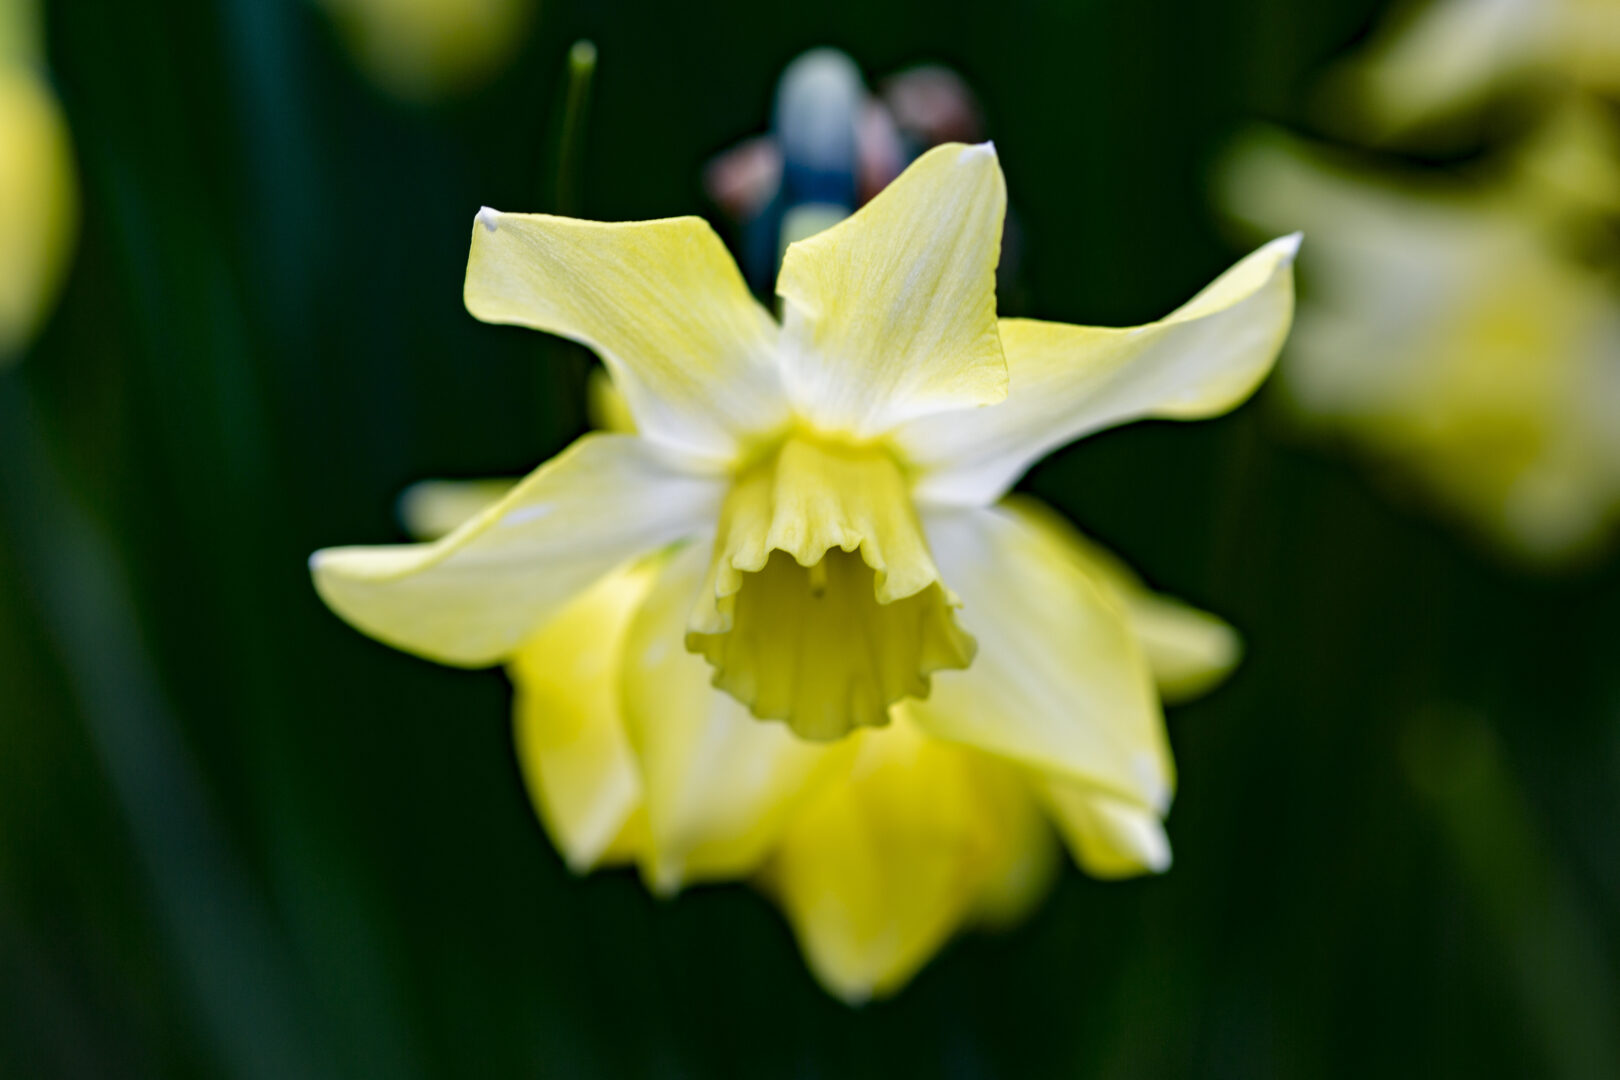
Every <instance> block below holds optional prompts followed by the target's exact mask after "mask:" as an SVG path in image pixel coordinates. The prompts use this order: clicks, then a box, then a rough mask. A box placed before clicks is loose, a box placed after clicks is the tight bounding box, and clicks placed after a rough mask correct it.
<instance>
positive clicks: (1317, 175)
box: [1221, 0, 1620, 563]
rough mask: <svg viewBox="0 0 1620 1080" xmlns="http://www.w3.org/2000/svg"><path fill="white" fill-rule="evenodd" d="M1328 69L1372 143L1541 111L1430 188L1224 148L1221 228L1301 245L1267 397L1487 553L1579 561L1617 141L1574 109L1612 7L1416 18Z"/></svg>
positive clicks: (1610, 346)
mask: <svg viewBox="0 0 1620 1080" xmlns="http://www.w3.org/2000/svg"><path fill="white" fill-rule="evenodd" d="M1345 70H1346V71H1348V72H1350V73H1351V74H1352V78H1351V79H1349V80H1348V81H1340V82H1339V83H1337V84H1335V85H1336V88H1337V89H1338V90H1340V91H1345V90H1348V91H1349V92H1350V94H1351V96H1350V97H1349V98H1348V99H1346V100H1345V101H1344V102H1343V104H1344V105H1345V107H1346V108H1347V109H1348V110H1350V111H1355V110H1358V109H1359V110H1360V111H1361V112H1362V113H1363V114H1365V115H1368V116H1372V117H1375V118H1377V119H1378V120H1379V121H1380V123H1383V124H1385V125H1386V126H1385V127H1384V128H1383V129H1382V130H1381V131H1380V132H1379V133H1381V134H1398V135H1401V136H1403V137H1404V136H1405V135H1407V134H1410V133H1411V132H1419V133H1420V134H1422V133H1427V132H1429V131H1430V130H1431V127H1430V125H1431V122H1433V121H1441V120H1453V119H1457V118H1458V116H1459V115H1460V114H1461V113H1462V112H1463V111H1464V110H1466V109H1468V108H1470V107H1473V106H1477V105H1481V104H1483V103H1484V101H1485V99H1486V98H1487V96H1489V95H1493V94H1495V93H1497V92H1504V91H1507V90H1509V89H1517V90H1521V91H1532V90H1534V91H1539V92H1540V102H1539V107H1538V108H1537V109H1536V110H1534V111H1533V112H1532V114H1531V115H1532V117H1533V122H1531V123H1530V124H1529V125H1528V127H1526V128H1525V129H1523V130H1522V131H1521V132H1519V133H1518V134H1517V135H1516V137H1515V138H1514V139H1513V140H1512V141H1511V142H1509V143H1507V144H1506V145H1504V146H1499V147H1496V148H1494V149H1493V152H1492V153H1490V154H1488V155H1485V156H1484V157H1483V158H1481V159H1480V160H1479V161H1478V162H1476V163H1474V164H1471V165H1469V166H1467V167H1465V168H1458V169H1454V170H1450V171H1441V170H1437V169H1433V168H1430V169H1428V170H1426V172H1425V173H1419V172H1416V171H1414V170H1412V169H1410V168H1408V167H1404V166H1402V165H1400V164H1398V163H1388V164H1386V165H1383V166H1379V165H1377V164H1375V163H1371V162H1368V161H1366V160H1365V159H1363V160H1361V161H1356V162H1354V163H1351V162H1349V161H1348V160H1347V159H1346V158H1345V157H1344V156H1343V155H1342V154H1339V155H1336V154H1335V153H1334V152H1332V151H1329V150H1327V149H1324V148H1321V147H1315V146H1312V145H1310V144H1308V143H1306V142H1304V141H1302V140H1298V139H1292V138H1289V137H1286V136H1282V135H1277V134H1262V135H1257V136H1254V137H1251V138H1250V139H1249V140H1248V141H1247V142H1246V143H1245V144H1244V145H1242V146H1241V147H1240V148H1239V150H1238V152H1236V153H1235V154H1234V155H1233V156H1232V158H1231V160H1230V161H1229V162H1228V167H1227V168H1226V170H1225V175H1224V178H1223V183H1222V196H1221V198H1222V200H1223V202H1224V203H1225V205H1226V208H1227V209H1228V210H1229V211H1230V212H1232V213H1233V214H1234V215H1235V216H1236V217H1238V218H1239V219H1241V220H1243V221H1245V222H1247V223H1248V224H1250V225H1252V226H1254V227H1255V228H1256V229H1257V230H1259V231H1262V232H1264V231H1270V230H1273V229H1277V228H1281V227H1288V228H1304V229H1307V230H1308V231H1310V232H1311V234H1312V240H1313V242H1312V251H1311V254H1310V256H1309V258H1308V259H1307V261H1306V272H1307V273H1308V275H1309V277H1310V281H1311V286H1312V290H1313V292H1312V302H1311V303H1310V304H1308V305H1306V307H1305V309H1304V310H1303V311H1302V313H1301V317H1300V327H1299V331H1298V333H1296V334H1295V336H1294V339H1293V345H1292V347H1291V348H1290V350H1289V358H1288V360H1287V361H1286V362H1285V364H1284V365H1283V371H1282V376H1281V378H1280V380H1279V385H1280V387H1281V388H1282V389H1283V391H1284V392H1285V394H1286V397H1287V399H1288V400H1289V401H1290V402H1291V403H1292V404H1293V405H1294V406H1295V407H1296V409H1297V410H1298V412H1299V414H1300V415H1301V416H1302V417H1303V418H1305V419H1307V420H1309V421H1312V422H1314V423H1316V424H1318V425H1319V426H1322V427H1325V428H1331V429H1337V430H1339V431H1342V432H1343V433H1345V434H1346V435H1348V436H1349V437H1350V438H1352V439H1353V440H1355V441H1356V442H1358V443H1359V444H1361V445H1362V446H1363V447H1365V448H1367V449H1368V450H1369V451H1370V452H1371V453H1372V454H1374V455H1375V456H1377V457H1379V458H1382V459H1384V460H1386V461H1387V462H1389V463H1390V464H1392V465H1394V466H1395V467H1396V468H1395V473H1396V475H1398V476H1401V477H1415V478H1416V479H1417V480H1418V482H1419V485H1420V489H1421V490H1422V491H1423V492H1424V493H1425V494H1427V495H1429V496H1431V497H1434V498H1437V499H1438V500H1440V501H1441V502H1443V503H1444V504H1446V505H1447V506H1448V507H1449V509H1450V510H1451V512H1452V513H1454V514H1455V515H1456V516H1458V517H1460V518H1462V519H1464V520H1467V521H1470V522H1473V523H1475V524H1476V525H1477V526H1479V527H1480V528H1481V529H1482V530H1483V531H1485V532H1486V533H1487V534H1488V535H1490V536H1491V537H1492V538H1494V539H1495V540H1496V541H1497V542H1498V543H1499V544H1500V545H1502V546H1504V547H1505V548H1507V549H1508V550H1511V551H1513V552H1515V553H1517V554H1518V555H1520V556H1522V557H1524V558H1527V559H1530V560H1535V561H1542V562H1548V563H1552V562H1559V561H1567V560H1570V559H1572V558H1577V557H1580V556H1582V555H1585V554H1588V553H1590V552H1592V551H1593V550H1595V549H1596V547H1597V546H1598V545H1599V544H1600V543H1602V542H1603V541H1604V540H1606V539H1607V538H1608V537H1609V536H1610V535H1611V534H1612V533H1613V531H1614V526H1615V524H1616V519H1617V518H1620V291H1617V290H1620V278H1617V276H1616V274H1617V271H1620V245H1617V242H1616V238H1617V236H1620V233H1617V231H1616V226H1617V225H1620V128H1617V126H1616V122H1615V115H1614V113H1613V106H1612V105H1611V103H1609V102H1606V101H1604V100H1602V99H1601V98H1599V97H1598V96H1596V94H1594V93H1593V91H1605V92H1612V91H1614V90H1617V89H1620V0H1533V2H1524V0H1438V2H1436V3H1433V4H1430V5H1428V6H1426V7H1423V8H1421V9H1418V13H1417V14H1416V15H1415V17H1413V18H1412V19H1410V20H1408V21H1407V22H1405V23H1401V24H1397V29H1396V30H1395V31H1393V32H1392V33H1390V34H1388V35H1386V36H1385V37H1383V38H1381V39H1379V41H1378V42H1377V43H1375V45H1374V47H1373V48H1372V49H1370V50H1369V52H1368V53H1367V55H1366V56H1364V57H1358V58H1355V59H1353V60H1352V61H1350V63H1349V64H1348V65H1347V67H1346V69H1345Z"/></svg>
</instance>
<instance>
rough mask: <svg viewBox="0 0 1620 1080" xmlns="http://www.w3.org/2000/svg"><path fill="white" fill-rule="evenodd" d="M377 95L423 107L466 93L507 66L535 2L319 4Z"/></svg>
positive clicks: (333, 0) (356, 0)
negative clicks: (380, 91)
mask: <svg viewBox="0 0 1620 1080" xmlns="http://www.w3.org/2000/svg"><path fill="white" fill-rule="evenodd" d="M319 2H320V3H321V5H322V6H323V7H325V8H326V9H327V11H329V12H330V13H331V15H332V18H333V20H334V21H335V22H336V23H337V26H338V29H339V31H340V32H341V33H342V34H343V37H344V40H345V41H346V42H347V43H348V46H349V49H350V51H351V52H352V53H353V54H354V58H355V62H356V63H357V64H359V66H360V68H361V70H363V71H364V72H365V73H366V75H367V76H369V77H370V78H371V79H372V81H374V82H375V83H377V85H378V86H380V87H381V88H382V89H384V90H386V91H387V92H389V93H391V94H393V95H395V96H396V97H400V98H403V99H405V100H407V101H426V100H431V99H434V98H438V97H442V96H445V95H447V94H454V93H457V92H460V91H463V90H467V89H471V88H472V87H474V86H476V85H477V84H478V83H480V82H482V81H483V80H484V79H486V78H487V77H489V76H490V75H491V74H493V73H494V72H495V70H496V69H497V68H499V67H500V66H501V65H502V64H504V63H505V62H506V61H507V60H509V59H510V58H511V56H512V55H513V53H515V52H516V51H517V47H518V46H519V45H520V44H521V43H522V41H523V31H524V29H525V28H526V27H527V26H528V23H529V20H530V18H531V17H532V16H533V14H534V6H535V0H319Z"/></svg>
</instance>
